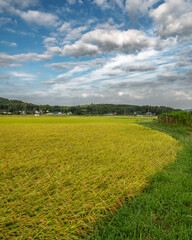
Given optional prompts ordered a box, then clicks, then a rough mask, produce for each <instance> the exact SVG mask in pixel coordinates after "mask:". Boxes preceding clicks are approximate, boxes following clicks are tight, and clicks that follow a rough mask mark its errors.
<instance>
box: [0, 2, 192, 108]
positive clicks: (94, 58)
mask: <svg viewBox="0 0 192 240" xmlns="http://www.w3.org/2000/svg"><path fill="white" fill-rule="evenodd" d="M0 97H5V98H8V99H17V100H22V101H25V102H31V103H35V104H50V105H63V106H73V105H83V104H91V103H113V104H133V105H155V106H169V107H174V108H181V109H188V108H192V1H191V0H165V1H159V0H25V1H24V0H0Z"/></svg>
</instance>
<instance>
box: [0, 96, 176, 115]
mask: <svg viewBox="0 0 192 240" xmlns="http://www.w3.org/2000/svg"><path fill="white" fill-rule="evenodd" d="M36 111H40V112H41V113H42V114H46V113H50V112H52V113H58V112H61V113H69V112H71V113H72V114H74V115H106V114H109V115H134V114H137V115H144V114H146V113H147V112H150V113H151V114H153V115H160V114H162V113H171V112H175V111H180V109H174V108H171V107H166V106H150V105H144V106H138V105H128V104H104V103H101V104H88V105H78V106H64V105H63V106H58V105H55V106H50V105H47V104H46V105H37V104H32V103H26V102H22V101H19V100H9V99H6V98H2V97H0V114H8V113H9V114H16V115H17V114H20V113H21V112H25V113H26V114H34V113H35V112H36Z"/></svg>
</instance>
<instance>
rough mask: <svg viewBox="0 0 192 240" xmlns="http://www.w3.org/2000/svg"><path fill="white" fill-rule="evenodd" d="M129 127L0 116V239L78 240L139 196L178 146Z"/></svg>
mask: <svg viewBox="0 0 192 240" xmlns="http://www.w3.org/2000/svg"><path fill="white" fill-rule="evenodd" d="M140 120H141V119H140ZM134 121H138V119H137V118H123V117H121V118H118V117H117V118H110V117H81V118H78V117H70V118H65V117H55V118H54V117H39V118H35V117H27V116H24V117H3V118H0V123H1V124H0V142H1V148H0V201H1V209H0V238H2V239H14V238H16V239H80V238H81V237H82V236H83V235H84V234H85V232H86V231H89V230H91V229H92V228H93V226H94V224H95V221H98V219H101V218H103V217H104V216H106V215H107V214H108V213H109V212H114V211H115V210H116V209H117V208H118V207H119V206H121V205H122V204H123V203H124V199H125V198H126V197H127V198H128V197H130V196H134V195H135V194H136V193H137V192H138V191H141V190H142V189H143V188H144V187H145V186H146V184H147V180H146V179H147V178H148V176H149V175H151V174H154V173H155V172H157V171H158V170H159V169H162V167H163V166H164V165H166V164H168V163H170V162H172V161H174V160H175V156H176V153H177V149H178V142H177V141H176V140H174V139H173V138H171V137H169V136H167V135H166V134H163V133H160V132H157V131H153V130H151V129H148V128H145V127H143V126H139V125H137V124H135V123H134ZM142 121H143V119H142ZM104 239H105V238H104Z"/></svg>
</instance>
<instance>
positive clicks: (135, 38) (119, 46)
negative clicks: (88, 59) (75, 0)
mask: <svg viewBox="0 0 192 240" xmlns="http://www.w3.org/2000/svg"><path fill="white" fill-rule="evenodd" d="M155 45H156V42H155V40H154V39H150V38H149V37H147V36H146V34H145V33H144V32H142V31H139V30H133V29H131V30H127V31H120V30H108V31H107V30H104V29H97V30H94V31H90V32H88V33H85V34H84V35H83V36H82V38H81V40H79V41H77V42H75V43H74V44H72V45H66V46H65V47H64V48H63V50H62V54H63V55H71V56H75V57H83V56H91V55H96V54H103V53H119V52H123V53H131V52H136V51H141V50H142V49H145V48H148V47H154V46H155Z"/></svg>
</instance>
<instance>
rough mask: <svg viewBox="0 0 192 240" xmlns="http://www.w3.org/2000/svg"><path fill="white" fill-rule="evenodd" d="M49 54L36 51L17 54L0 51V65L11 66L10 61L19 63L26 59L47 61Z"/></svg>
mask: <svg viewBox="0 0 192 240" xmlns="http://www.w3.org/2000/svg"><path fill="white" fill-rule="evenodd" d="M50 58H51V56H50V55H48V54H37V53H22V54H17V55H9V54H6V53H0V66H2V67H7V66H11V65H10V64H11V63H16V64H17V63H21V62H27V61H41V60H43V61H48V60H50Z"/></svg>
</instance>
